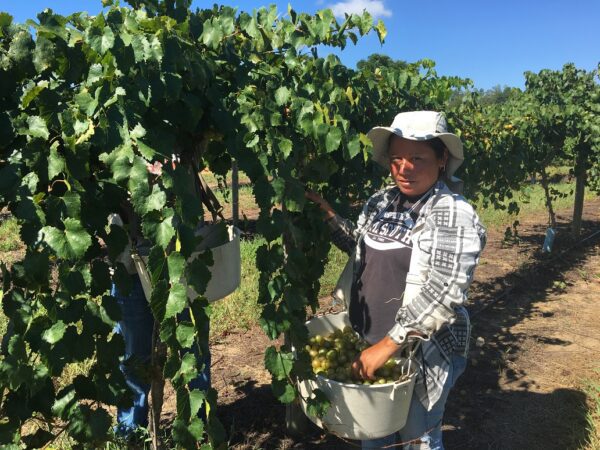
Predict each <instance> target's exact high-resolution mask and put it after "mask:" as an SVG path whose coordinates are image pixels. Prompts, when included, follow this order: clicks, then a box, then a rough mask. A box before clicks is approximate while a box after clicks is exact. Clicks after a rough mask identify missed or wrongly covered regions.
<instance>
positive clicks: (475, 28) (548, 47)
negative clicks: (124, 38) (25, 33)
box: [0, 0, 600, 89]
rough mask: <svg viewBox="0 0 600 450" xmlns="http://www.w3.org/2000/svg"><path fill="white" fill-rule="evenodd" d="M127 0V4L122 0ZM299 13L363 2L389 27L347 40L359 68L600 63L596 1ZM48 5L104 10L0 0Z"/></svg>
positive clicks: (507, 71) (399, 4) (95, 2)
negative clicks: (424, 63)
mask: <svg viewBox="0 0 600 450" xmlns="http://www.w3.org/2000/svg"><path fill="white" fill-rule="evenodd" d="M123 3H124V2H123ZM213 3H220V4H225V5H230V6H236V7H239V8H240V9H242V10H246V11H251V10H252V9H254V8H257V7H259V6H262V5H266V4H270V3H274V4H276V5H277V6H278V9H279V10H281V11H282V13H285V12H286V11H287V5H288V1H273V0H271V1H255V0H251V1H240V0H220V1H218V0H215V1H200V0H195V2H194V6H195V7H199V8H202V7H212V5H213ZM289 3H291V4H292V6H293V8H294V9H295V10H296V11H299V12H309V13H312V12H315V11H317V10H318V9H322V8H325V7H331V8H333V9H334V11H335V12H336V13H339V14H343V11H348V12H351V11H353V10H362V9H363V8H366V9H367V10H369V12H371V13H372V14H373V15H374V16H376V18H381V19H383V21H384V22H385V24H386V27H387V29H388V36H387V39H386V42H385V44H384V45H383V46H380V45H379V42H378V40H377V38H376V36H375V35H372V36H368V37H366V38H363V39H362V40H361V41H359V43H358V45H357V46H353V45H352V44H350V45H349V46H348V47H347V48H346V49H345V50H344V51H343V52H342V53H339V56H340V58H341V59H342V61H343V62H344V63H345V64H347V65H349V66H351V67H354V66H355V64H356V62H357V61H359V60H360V59H362V58H366V57H367V56H368V55H369V54H371V53H384V54H387V55H389V56H391V57H392V58H394V59H403V60H406V61H409V62H412V61H416V60H418V59H422V58H429V59H432V60H434V61H435V62H436V69H437V71H438V73H439V74H440V75H456V76H460V77H463V78H470V79H471V80H473V82H474V83H475V86H476V87H477V88H481V89H489V88H491V87H493V86H496V85H501V86H504V85H507V86H516V87H520V88H523V86H524V77H523V72H524V71H526V70H530V71H534V72H538V71H539V70H541V69H545V68H548V69H560V68H561V67H562V66H563V64H565V63H567V62H572V63H574V64H575V65H576V66H577V67H578V68H581V69H585V70H592V69H594V68H595V67H597V65H598V63H599V62H600V32H599V31H598V30H599V29H600V28H599V25H598V24H600V1H599V0H574V1H571V2H569V1H566V0H544V1H542V0H530V1H526V0H518V1H517V0H501V1H499V0H496V1H490V0H487V1H486V0H454V1H452V2H451V1H448V0H444V1H442V0H429V1H427V2H424V1H419V0H308V1H296V0H290V1H289ZM46 7H50V8H52V9H53V10H54V11H56V12H59V13H61V14H68V13H71V12H75V11H82V10H83V11H88V12H89V13H90V14H95V13H97V12H98V11H100V10H101V2H100V0H77V1H74V0H58V1H43V0H16V1H15V0H0V11H5V12H8V13H10V14H12V15H13V16H14V17H15V19H16V20H17V21H19V22H22V21H24V20H26V19H28V18H33V17H35V15H36V14H37V12H39V11H41V10H43V9H44V8H46Z"/></svg>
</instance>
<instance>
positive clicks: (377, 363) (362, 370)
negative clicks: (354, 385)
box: [352, 336, 400, 380]
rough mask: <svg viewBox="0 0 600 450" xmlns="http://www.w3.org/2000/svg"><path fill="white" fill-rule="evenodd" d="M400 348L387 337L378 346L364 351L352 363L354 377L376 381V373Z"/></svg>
mask: <svg viewBox="0 0 600 450" xmlns="http://www.w3.org/2000/svg"><path fill="white" fill-rule="evenodd" d="M399 348H400V346H399V345H398V344H396V343H395V342H394V341H392V338H390V337H389V336H386V337H384V338H383V339H382V340H380V341H379V342H378V343H377V344H375V345H373V346H371V347H369V348H368V349H366V350H363V351H362V352H361V353H360V355H358V357H357V358H356V359H355V360H354V362H353V363H352V372H353V374H354V376H356V377H360V378H362V379H364V380H367V379H369V380H374V379H375V371H376V370H377V369H379V368H380V367H381V366H383V365H384V364H385V362H386V361H387V360H388V359H390V357H391V356H392V355H393V354H394V353H396V352H397V351H398V349H399Z"/></svg>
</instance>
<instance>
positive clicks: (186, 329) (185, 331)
mask: <svg viewBox="0 0 600 450" xmlns="http://www.w3.org/2000/svg"><path fill="white" fill-rule="evenodd" d="M195 333H196V330H195V328H194V325H193V324H192V323H191V322H180V323H179V325H177V330H176V332H175V334H176V336H177V341H178V342H179V345H181V346H182V347H183V348H190V347H191V346H192V344H193V343H194V337H195Z"/></svg>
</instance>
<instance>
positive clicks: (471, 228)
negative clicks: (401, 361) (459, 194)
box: [388, 201, 486, 344]
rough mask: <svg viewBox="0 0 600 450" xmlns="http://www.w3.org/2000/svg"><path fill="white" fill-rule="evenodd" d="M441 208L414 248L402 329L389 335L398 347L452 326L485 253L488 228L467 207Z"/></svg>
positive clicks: (398, 318) (401, 315)
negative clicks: (412, 334) (413, 337)
mask: <svg viewBox="0 0 600 450" xmlns="http://www.w3.org/2000/svg"><path fill="white" fill-rule="evenodd" d="M450 206H451V207H448V206H447V205H446V206H441V207H440V208H439V209H438V210H437V211H436V210H434V211H433V212H432V214H431V216H430V217H428V218H427V219H426V221H425V225H424V228H423V230H422V231H421V232H420V234H419V237H418V239H417V242H416V245H418V248H415V243H413V258H416V260H415V261H411V269H410V271H409V274H408V277H407V288H406V291H405V293H404V300H403V304H402V307H401V308H400V309H399V310H398V314H397V316H396V325H395V326H394V327H393V328H392V329H391V330H390V331H389V333H388V335H389V336H390V337H391V338H392V339H393V340H394V341H395V342H396V343H398V344H401V343H403V342H404V341H405V340H406V337H407V334H408V333H409V332H411V331H414V332H417V334H421V335H423V336H425V337H426V338H429V337H430V336H431V335H433V334H434V333H435V332H436V331H438V330H439V329H440V328H441V327H442V326H443V325H445V324H448V323H452V322H453V321H454V318H455V311H454V309H455V307H456V306H459V305H462V304H464V303H465V301H466V298H467V289H468V288H469V286H470V284H471V281H472V280H473V273H474V270H475V267H476V266H477V263H478V262H479V256H480V254H481V251H482V250H483V247H484V246H485V239H486V237H485V228H484V227H483V225H481V223H480V222H479V219H478V217H477V215H476V213H475V212H474V211H473V209H472V208H471V207H470V205H468V204H467V203H466V202H465V201H462V202H458V204H456V203H453V204H452V205H450Z"/></svg>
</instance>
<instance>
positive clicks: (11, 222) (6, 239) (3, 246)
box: [0, 217, 23, 260]
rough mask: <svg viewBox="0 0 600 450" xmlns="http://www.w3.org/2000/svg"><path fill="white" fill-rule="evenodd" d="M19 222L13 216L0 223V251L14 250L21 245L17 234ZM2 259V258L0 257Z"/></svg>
mask: <svg viewBox="0 0 600 450" xmlns="http://www.w3.org/2000/svg"><path fill="white" fill-rule="evenodd" d="M19 228H20V227H19V224H18V223H17V220H16V219H15V218H14V217H11V218H9V219H6V220H4V221H3V222H2V223H0V252H2V253H4V252H14V251H15V250H19V249H20V248H21V247H22V246H23V245H22V244H21V238H20V236H19ZM0 259H2V260H3V258H0Z"/></svg>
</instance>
